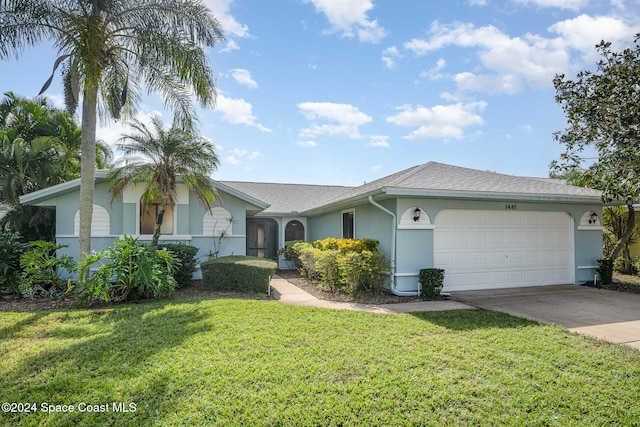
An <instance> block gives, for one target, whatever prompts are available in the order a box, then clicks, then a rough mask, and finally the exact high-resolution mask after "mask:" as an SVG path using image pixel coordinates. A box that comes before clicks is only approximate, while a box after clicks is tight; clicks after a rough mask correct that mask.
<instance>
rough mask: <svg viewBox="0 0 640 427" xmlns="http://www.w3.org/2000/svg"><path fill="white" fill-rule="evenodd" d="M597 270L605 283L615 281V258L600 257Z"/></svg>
mask: <svg viewBox="0 0 640 427" xmlns="http://www.w3.org/2000/svg"><path fill="white" fill-rule="evenodd" d="M596 272H597V273H598V275H599V276H600V280H601V281H602V284H603V285H608V284H609V283H611V282H612V281H613V260H612V259H599V260H598V268H597V269H596Z"/></svg>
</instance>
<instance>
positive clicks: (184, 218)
mask: <svg viewBox="0 0 640 427" xmlns="http://www.w3.org/2000/svg"><path fill="white" fill-rule="evenodd" d="M109 188H110V187H109V183H107V182H102V183H98V184H97V185H96V187H95V195H94V204H96V205H100V206H102V207H104V208H105V209H106V210H107V212H108V213H109V217H110V234H109V235H108V236H100V237H97V236H92V238H91V250H92V251H95V252H98V251H100V250H103V249H106V248H107V247H109V246H111V245H113V243H114V242H115V241H116V240H118V239H119V238H120V237H121V236H122V235H123V234H127V235H132V236H135V235H136V229H137V222H138V221H139V218H138V216H137V209H136V204H135V203H123V202H122V197H121V196H119V197H117V198H115V199H114V200H113V201H111V195H110V194H109ZM220 196H221V201H219V202H215V203H214V204H212V207H216V206H222V207H223V208H225V209H226V210H227V211H229V214H230V216H231V217H232V218H233V225H232V231H233V232H232V233H231V234H230V235H229V236H227V237H225V238H223V239H222V240H219V239H214V236H212V235H211V236H209V235H203V217H204V214H205V208H204V207H203V206H201V205H200V204H199V202H198V199H197V197H196V196H195V194H193V192H190V194H189V203H188V204H182V205H178V206H177V208H176V215H177V219H176V230H175V234H174V235H162V236H161V237H160V242H161V243H162V242H166V243H185V244H188V245H192V246H195V247H197V248H198V254H197V255H196V257H197V258H198V260H199V261H200V262H202V261H205V260H206V259H208V256H209V254H210V253H211V252H213V251H214V250H215V246H216V245H217V244H218V245H219V246H220V252H219V256H225V255H244V254H245V253H246V243H245V240H246V210H247V209H250V208H254V207H251V206H250V205H248V204H247V203H246V202H245V201H243V200H241V199H239V198H237V197H235V196H233V195H231V194H227V193H224V192H220ZM78 208H79V191H75V192H71V193H68V194H65V195H62V196H59V197H57V198H56V241H57V242H58V243H59V244H63V245H68V247H66V248H64V249H62V250H61V251H60V253H61V254H66V255H70V256H72V257H73V258H74V259H75V258H77V255H78V237H77V236H76V235H74V216H75V214H76V212H77V210H78ZM139 238H140V239H141V240H148V241H150V240H151V236H150V235H149V236H139ZM194 277H195V278H199V277H201V276H200V272H199V271H197V272H196V275H195V276H194Z"/></svg>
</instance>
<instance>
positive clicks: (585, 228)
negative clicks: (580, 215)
mask: <svg viewBox="0 0 640 427" xmlns="http://www.w3.org/2000/svg"><path fill="white" fill-rule="evenodd" d="M603 229H604V227H602V226H601V225H579V226H578V230H581V231H602V230H603Z"/></svg>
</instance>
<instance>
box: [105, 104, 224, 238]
mask: <svg viewBox="0 0 640 427" xmlns="http://www.w3.org/2000/svg"><path fill="white" fill-rule="evenodd" d="M151 122H152V125H153V128H154V129H153V131H152V130H150V129H149V128H148V127H147V126H146V125H145V124H144V123H142V122H140V121H139V120H133V121H132V123H131V128H132V130H133V132H132V133H129V134H126V135H123V136H122V138H120V140H119V141H118V144H117V147H118V149H119V150H121V151H122V152H123V162H124V166H122V167H119V168H117V169H114V170H113V173H112V180H111V194H112V198H115V197H117V196H118V195H119V194H121V193H122V192H123V190H124V189H125V188H126V187H128V186H129V185H131V184H133V183H136V182H144V183H146V186H145V189H144V192H143V194H142V199H141V204H142V205H143V206H144V207H145V208H146V209H149V207H150V206H151V205H152V204H154V203H155V204H157V206H158V210H157V213H156V218H155V226H154V230H153V240H152V243H153V244H154V245H157V244H158V239H159V238H160V229H161V227H162V221H163V218H164V211H165V207H166V206H171V207H172V208H173V207H175V205H176V191H177V190H176V182H177V179H178V177H180V178H181V179H182V180H183V181H184V183H185V184H186V185H187V187H188V188H189V189H190V190H192V191H193V192H194V193H195V194H196V196H197V197H198V200H199V201H200V203H201V204H202V205H203V206H204V207H205V208H207V209H208V210H210V209H211V202H213V201H214V200H215V199H216V197H217V193H216V189H215V188H214V186H213V183H212V182H211V179H210V178H209V176H210V175H211V174H212V173H213V172H214V171H215V170H217V169H218V165H219V163H220V162H219V160H218V156H217V155H216V153H215V150H214V146H213V144H212V143H211V142H209V141H208V140H206V139H205V138H203V137H202V136H200V135H199V134H198V133H197V132H196V131H195V129H194V128H193V127H184V126H183V127H178V126H176V125H174V126H172V127H171V128H169V129H167V128H166V127H165V125H164V123H163V122H162V119H161V118H160V117H158V116H154V117H153V118H152V119H151Z"/></svg>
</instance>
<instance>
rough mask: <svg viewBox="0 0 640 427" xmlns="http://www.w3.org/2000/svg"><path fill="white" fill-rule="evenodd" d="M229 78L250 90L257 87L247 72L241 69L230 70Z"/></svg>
mask: <svg viewBox="0 0 640 427" xmlns="http://www.w3.org/2000/svg"><path fill="white" fill-rule="evenodd" d="M231 77H233V79H234V80H235V81H236V83H238V84H241V85H243V86H247V87H250V88H251V89H255V88H257V87H258V83H256V81H255V80H253V78H252V77H251V73H250V72H249V70H245V69H242V68H236V69H233V70H231Z"/></svg>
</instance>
